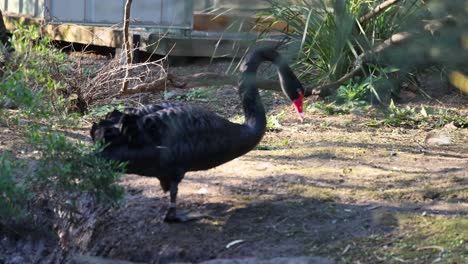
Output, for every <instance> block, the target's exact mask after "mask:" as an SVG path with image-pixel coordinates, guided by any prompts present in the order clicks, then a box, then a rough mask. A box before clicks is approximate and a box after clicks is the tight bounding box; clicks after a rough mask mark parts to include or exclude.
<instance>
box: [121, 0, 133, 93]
mask: <svg viewBox="0 0 468 264" xmlns="http://www.w3.org/2000/svg"><path fill="white" fill-rule="evenodd" d="M131 6H132V0H126V2H125V12H124V21H123V39H124V52H125V58H126V62H127V65H130V64H131V63H132V51H131V46H130V40H129V38H128V27H129V24H130V8H131ZM131 74H132V73H131V70H130V67H127V69H126V71H125V78H124V80H123V83H122V89H121V90H120V92H121V93H123V94H124V93H126V92H127V89H128V82H129V81H128V77H130V75H131Z"/></svg>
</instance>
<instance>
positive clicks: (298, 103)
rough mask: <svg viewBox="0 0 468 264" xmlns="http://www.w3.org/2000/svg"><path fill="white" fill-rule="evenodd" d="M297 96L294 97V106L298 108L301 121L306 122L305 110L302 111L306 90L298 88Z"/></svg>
mask: <svg viewBox="0 0 468 264" xmlns="http://www.w3.org/2000/svg"><path fill="white" fill-rule="evenodd" d="M297 94H298V95H297V98H296V99H293V106H294V108H295V109H296V112H297V114H298V116H299V119H300V120H301V122H304V112H303V111H302V104H303V103H304V102H303V100H304V92H303V90H300V89H298V90H297Z"/></svg>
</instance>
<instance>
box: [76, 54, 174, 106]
mask: <svg viewBox="0 0 468 264" xmlns="http://www.w3.org/2000/svg"><path fill="white" fill-rule="evenodd" d="M163 65H164V59H161V60H157V61H153V62H144V63H134V64H128V65H123V64H122V63H121V61H120V60H119V59H114V60H112V61H111V62H109V63H108V64H106V65H104V66H103V67H102V68H101V69H100V70H98V72H97V74H96V75H95V76H94V77H93V78H91V79H89V80H88V82H87V83H86V85H85V87H84V89H83V98H84V99H85V100H86V102H87V103H88V104H93V103H95V102H97V101H101V100H108V99H111V98H115V97H117V96H119V95H125V94H127V95H128V94H134V93H141V92H150V91H158V90H159V91H160V90H165V89H166V81H167V76H168V74H167V71H166V69H165V68H164V66H163ZM127 70H131V72H132V75H131V76H128V77H126V72H127ZM125 79H127V80H128V87H129V88H128V89H127V90H126V92H125V93H122V92H121V85H122V83H123V82H124V80H125Z"/></svg>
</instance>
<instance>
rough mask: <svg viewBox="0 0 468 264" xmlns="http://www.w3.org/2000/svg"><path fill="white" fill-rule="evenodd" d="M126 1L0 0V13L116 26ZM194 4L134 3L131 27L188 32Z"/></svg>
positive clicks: (171, 0) (174, 0) (181, 0)
mask: <svg viewBox="0 0 468 264" xmlns="http://www.w3.org/2000/svg"><path fill="white" fill-rule="evenodd" d="M124 4H125V0H0V8H1V9H2V10H3V11H6V12H10V13H15V14H21V15H31V16H35V17H45V18H46V19H47V20H49V21H53V22H74V23H91V24H117V23H120V22H121V21H122V16H123V7H124ZM192 15H193V0H136V1H133V3H132V11H131V16H132V17H131V19H132V25H134V26H137V25H143V26H144V25H148V26H151V25H157V26H162V27H173V28H174V27H175V28H187V29H189V28H191V27H192Z"/></svg>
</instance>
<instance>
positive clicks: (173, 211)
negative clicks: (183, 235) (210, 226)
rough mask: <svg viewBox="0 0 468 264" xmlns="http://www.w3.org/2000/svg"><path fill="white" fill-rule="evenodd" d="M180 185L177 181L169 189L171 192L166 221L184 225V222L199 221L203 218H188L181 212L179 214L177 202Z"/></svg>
mask: <svg viewBox="0 0 468 264" xmlns="http://www.w3.org/2000/svg"><path fill="white" fill-rule="evenodd" d="M178 185H179V183H178V182H175V181H172V182H171V187H170V189H169V192H170V204H169V210H168V211H167V214H166V219H164V220H165V221H166V222H171V223H183V222H188V221H196V220H199V219H200V218H201V217H199V216H188V215H185V214H182V213H180V212H177V203H176V200H177V191H178Z"/></svg>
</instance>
